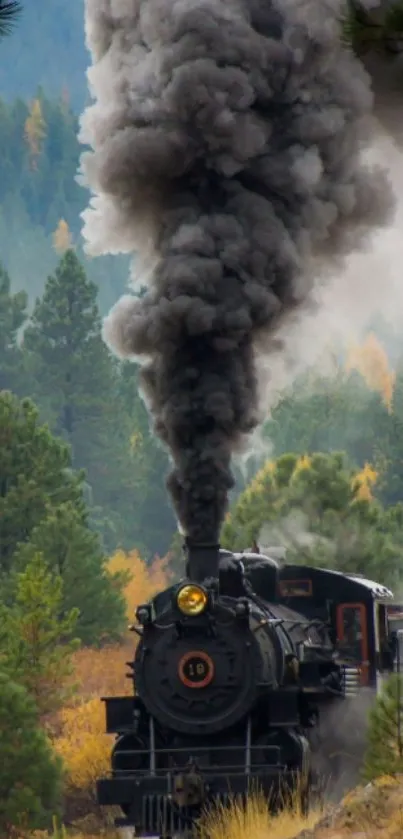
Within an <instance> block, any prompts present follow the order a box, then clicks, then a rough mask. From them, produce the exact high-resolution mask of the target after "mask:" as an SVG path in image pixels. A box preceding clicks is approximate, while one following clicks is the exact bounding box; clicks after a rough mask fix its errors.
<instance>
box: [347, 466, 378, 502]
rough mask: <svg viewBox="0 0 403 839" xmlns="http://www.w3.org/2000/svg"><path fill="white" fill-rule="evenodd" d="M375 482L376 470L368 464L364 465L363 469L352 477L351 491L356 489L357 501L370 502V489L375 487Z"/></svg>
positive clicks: (376, 477) (371, 498) (376, 478)
mask: <svg viewBox="0 0 403 839" xmlns="http://www.w3.org/2000/svg"><path fill="white" fill-rule="evenodd" d="M377 480H378V473H377V472H376V470H375V469H374V468H373V467H372V466H371V464H370V463H365V465H364V466H363V468H362V469H361V470H360V472H358V473H357V475H355V476H354V478H353V481H352V487H353V489H354V488H356V492H355V497H356V498H357V499H358V500H359V501H372V500H373V495H372V487H374V486H375V484H376V482H377Z"/></svg>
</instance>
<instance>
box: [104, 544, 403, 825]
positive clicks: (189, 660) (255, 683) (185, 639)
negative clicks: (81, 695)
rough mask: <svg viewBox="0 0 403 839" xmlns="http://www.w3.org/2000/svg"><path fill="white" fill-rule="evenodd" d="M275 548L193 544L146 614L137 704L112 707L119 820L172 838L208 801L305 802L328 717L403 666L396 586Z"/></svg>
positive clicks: (111, 702) (108, 782)
mask: <svg viewBox="0 0 403 839" xmlns="http://www.w3.org/2000/svg"><path fill="white" fill-rule="evenodd" d="M268 553H270V554H272V555H271V556H268V555H263V554H262V553H260V552H259V549H258V548H257V546H255V549H254V550H252V551H245V552H243V553H231V552H229V551H225V550H222V549H220V548H219V547H218V546H211V545H204V546H203V545H199V546H191V545H187V566H186V578H185V579H183V580H182V581H181V582H180V583H178V584H176V585H173V586H170V587H169V588H168V589H166V590H165V591H163V592H161V593H160V594H158V595H157V596H156V597H155V598H154V599H153V600H152V601H151V602H149V603H147V604H145V605H143V606H140V607H139V608H138V609H137V612H136V617H137V621H138V624H137V625H136V626H134V627H132V629H133V630H134V631H135V632H136V633H137V634H138V635H139V636H140V639H139V642H138V645H137V649H136V653H135V658H134V661H133V662H129V663H128V666H129V667H130V671H131V672H130V674H129V678H131V679H132V680H133V687H134V691H135V695H133V696H123V697H107V698H104V699H103V701H104V702H105V706H106V731H107V732H108V733H111V734H115V735H116V741H115V745H114V747H113V749H112V754H111V769H112V771H111V775H110V777H108V778H103V779H101V780H99V781H98V783H97V796H98V802H99V804H101V805H106V806H111V805H118V806H119V808H120V810H121V812H122V813H123V817H122V818H119V819H117V820H116V824H117V825H120V826H132V827H133V828H134V829H135V831H136V833H137V835H142V836H151V835H153V836H154V835H158V836H160V837H169V836H172V835H173V834H174V833H178V832H185V831H186V830H187V829H188V828H189V827H190V826H191V825H192V824H193V822H194V820H195V819H196V818H197V817H198V815H199V814H200V812H201V810H202V809H203V808H204V807H205V805H206V804H207V803H209V802H212V801H221V802H223V803H225V802H226V801H228V799H229V798H230V797H232V796H234V795H235V796H236V795H241V796H243V795H246V794H248V792H250V791H251V789H260V790H261V791H263V792H264V793H265V794H266V795H267V798H268V800H269V801H270V802H271V804H272V806H273V807H275V806H276V803H277V804H278V800H279V793H281V795H282V794H283V793H284V790H285V789H293V788H295V786H296V784H298V789H299V790H300V791H301V795H302V797H303V800H304V803H305V805H306V802H307V800H308V793H309V789H310V787H311V786H312V784H314V782H315V777H314V763H315V760H314V758H315V749H317V748H318V747H319V748H320V731H321V726H322V724H323V721H325V720H326V718H327V717H328V715H329V714H330V713H331V710H332V708H334V707H335V705H340V704H341V703H346V702H348V701H349V699H351V697H353V696H354V694H357V692H358V691H360V689H361V688H364V687H366V688H371V689H372V690H374V691H376V690H377V689H379V687H380V685H381V682H382V678H383V677H384V676H385V674H388V673H389V672H390V671H391V670H393V667H394V661H393V644H392V635H391V631H390V629H389V623H388V605H390V604H391V602H392V600H393V594H392V592H391V591H389V590H388V589H387V588H385V587H384V586H382V585H380V584H378V583H375V582H371V581H369V580H366V579H364V578H363V577H360V576H359V575H353V574H341V573H338V572H336V571H331V570H327V569H321V568H316V567H309V566H304V565H288V564H286V563H284V562H282V561H279V560H276V559H275V558H274V554H275V551H274V550H273V551H269V552H268ZM315 744H316V745H315ZM318 744H319V746H318Z"/></svg>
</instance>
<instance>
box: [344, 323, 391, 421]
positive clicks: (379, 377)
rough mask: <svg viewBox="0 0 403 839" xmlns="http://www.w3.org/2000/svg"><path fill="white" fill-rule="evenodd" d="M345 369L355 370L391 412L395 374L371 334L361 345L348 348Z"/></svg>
mask: <svg viewBox="0 0 403 839" xmlns="http://www.w3.org/2000/svg"><path fill="white" fill-rule="evenodd" d="M346 369H347V372H351V371H352V370H357V371H358V372H359V373H360V374H361V376H362V377H363V379H364V380H365V382H366V384H367V386H368V387H369V388H370V389H371V390H374V391H376V392H377V393H379V394H380V395H381V396H382V399H383V401H384V404H385V405H386V407H387V409H388V411H389V412H391V411H392V402H393V392H394V387H395V381H396V374H395V373H394V371H393V370H391V369H390V367H389V360H388V356H387V354H386V352H385V349H384V348H383V346H382V344H381V343H380V342H379V340H378V338H377V337H376V335H374V334H373V332H370V333H369V335H367V337H366V338H365V340H364V342H363V343H362V344H353V345H352V346H351V347H350V350H349V353H348V356H347V364H346Z"/></svg>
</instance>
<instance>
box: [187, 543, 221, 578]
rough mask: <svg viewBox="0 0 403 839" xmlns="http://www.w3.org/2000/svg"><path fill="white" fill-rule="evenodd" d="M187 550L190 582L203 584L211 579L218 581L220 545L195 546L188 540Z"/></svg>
mask: <svg viewBox="0 0 403 839" xmlns="http://www.w3.org/2000/svg"><path fill="white" fill-rule="evenodd" d="M185 550H186V554H187V563H186V575H187V577H189V579H190V580H192V581H193V582H195V583H203V582H204V580H207V579H211V578H213V579H216V580H218V562H219V556H220V553H219V551H220V546H219V545H211V544H207V545H200V544H198V545H195V544H191V543H190V542H188V540H186V542H185Z"/></svg>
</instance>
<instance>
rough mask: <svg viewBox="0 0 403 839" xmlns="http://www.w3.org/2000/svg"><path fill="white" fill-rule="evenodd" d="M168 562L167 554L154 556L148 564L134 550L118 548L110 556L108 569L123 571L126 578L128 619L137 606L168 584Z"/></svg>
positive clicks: (114, 571)
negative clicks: (126, 550)
mask: <svg viewBox="0 0 403 839" xmlns="http://www.w3.org/2000/svg"><path fill="white" fill-rule="evenodd" d="M168 562H169V556H167V557H164V558H160V557H156V558H155V559H154V561H153V562H152V563H151V564H150V565H147V564H146V563H145V562H144V559H142V557H141V556H140V554H139V552H138V551H136V550H133V551H129V552H128V553H126V552H125V551H122V550H118V551H116V552H115V553H114V554H113V556H112V557H111V558H110V560H109V562H108V566H107V567H108V571H109V572H110V573H111V574H116V573H118V572H123V573H124V574H125V575H126V576H127V579H128V581H127V583H126V586H125V589H124V594H125V599H126V603H127V617H128V619H129V620H130V621H132V620H133V618H134V613H135V610H136V608H137V606H140V604H141V603H146V602H147V600H150V599H151V598H152V597H154V596H155V595H156V594H158V592H160V591H162V590H163V589H164V588H166V587H167V586H168V585H169V579H170V574H169V571H168V567H167V566H168Z"/></svg>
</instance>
